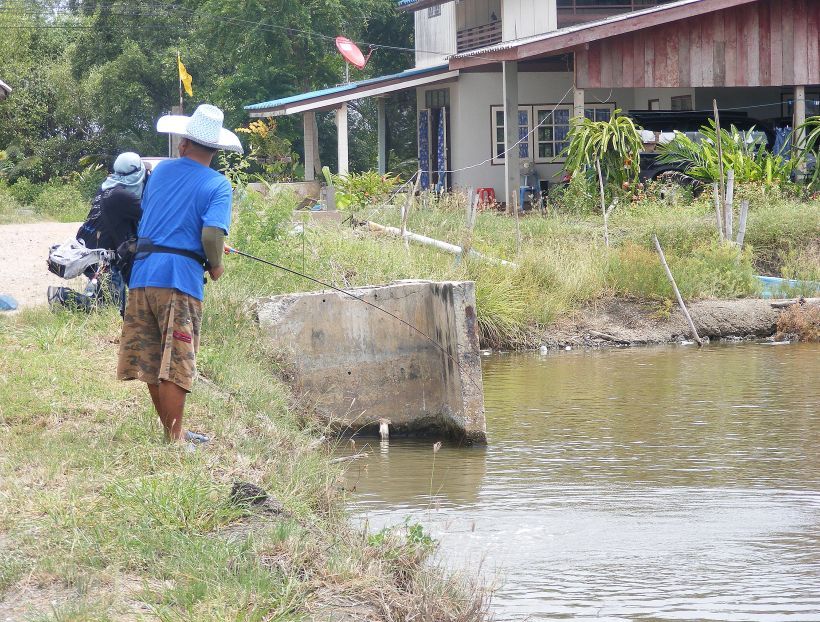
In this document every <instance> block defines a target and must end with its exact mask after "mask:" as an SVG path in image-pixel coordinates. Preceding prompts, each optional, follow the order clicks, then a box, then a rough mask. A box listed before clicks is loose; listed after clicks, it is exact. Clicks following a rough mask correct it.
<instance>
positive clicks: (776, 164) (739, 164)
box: [658, 119, 799, 186]
mask: <svg viewBox="0 0 820 622" xmlns="http://www.w3.org/2000/svg"><path fill="white" fill-rule="evenodd" d="M751 134H752V130H750V131H748V132H741V131H740V130H738V129H737V128H736V127H735V126H734V125H732V126H731V127H730V128H729V129H728V130H726V129H723V128H721V130H720V139H718V132H717V129H716V125H715V122H714V120H712V119H710V120H709V125H704V126H702V127H701V128H700V135H701V136H702V140H700V141H699V142H698V141H695V140H692V139H691V138H689V137H687V136H686V135H684V134H682V133H680V132H675V138H674V140H672V141H670V142H668V143H666V144H665V145H660V146H659V147H658V152H659V153H660V158H659V159H658V162H660V163H667V164H680V165H683V166H684V168H685V171H686V174H687V175H689V176H690V177H692V178H694V179H696V180H698V181H701V182H704V183H713V182H716V181H718V179H720V164H721V159H722V163H723V170H724V171H728V170H729V169H732V170H733V171H734V174H735V180H736V181H737V182H738V183H741V182H749V181H756V182H761V183H763V184H765V185H766V186H772V185H781V184H788V183H790V180H791V175H792V172H793V171H794V169H795V167H796V166H797V164H799V160H797V159H792V160H785V159H784V158H783V157H782V156H780V155H774V154H772V153H771V152H769V151H768V150H767V149H766V147H765V146H764V145H762V144H760V143H758V142H756V141H754V140H752V139H751ZM718 140H720V146H721V148H722V153H721V154H720V155H721V156H722V158H721V157H720V156H719V155H718V148H717V145H718Z"/></svg>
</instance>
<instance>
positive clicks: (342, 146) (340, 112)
mask: <svg viewBox="0 0 820 622" xmlns="http://www.w3.org/2000/svg"><path fill="white" fill-rule="evenodd" d="M336 127H337V128H338V129H339V140H338V151H339V175H347V172H348V166H349V159H348V150H347V139H348V137H347V103H346V102H345V103H344V104H342V105H341V107H340V108H337V109H336Z"/></svg>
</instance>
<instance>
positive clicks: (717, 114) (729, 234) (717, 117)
mask: <svg viewBox="0 0 820 622" xmlns="http://www.w3.org/2000/svg"><path fill="white" fill-rule="evenodd" d="M712 107H713V108H714V112H715V131H716V134H715V135H716V136H717V145H716V146H717V152H718V175H719V177H720V179H719V182H720V194H719V195H718V196H719V197H720V200H721V201H722V200H723V197H724V196H726V195H725V192H726V188H725V187H724V183H723V136H722V135H721V133H720V112H719V111H718V105H717V100H716V99H713V100H712ZM724 231H725V233H726V238H727V239H731V237H732V232H731V231H729V230H728V229H727V228H726V227H724Z"/></svg>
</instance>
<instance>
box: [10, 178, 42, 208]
mask: <svg viewBox="0 0 820 622" xmlns="http://www.w3.org/2000/svg"><path fill="white" fill-rule="evenodd" d="M44 189H45V184H36V183H33V182H32V181H31V180H30V179H29V178H28V177H19V178H18V179H17V181H15V182H14V183H13V184H12V185H11V186H9V192H11V196H13V197H14V199H15V200H16V201H17V202H18V203H22V204H23V205H31V204H32V203H34V202H35V200H36V199H37V197H38V196H40V193H41V192H42V191H43V190H44Z"/></svg>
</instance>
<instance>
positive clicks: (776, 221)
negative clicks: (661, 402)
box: [231, 191, 820, 347]
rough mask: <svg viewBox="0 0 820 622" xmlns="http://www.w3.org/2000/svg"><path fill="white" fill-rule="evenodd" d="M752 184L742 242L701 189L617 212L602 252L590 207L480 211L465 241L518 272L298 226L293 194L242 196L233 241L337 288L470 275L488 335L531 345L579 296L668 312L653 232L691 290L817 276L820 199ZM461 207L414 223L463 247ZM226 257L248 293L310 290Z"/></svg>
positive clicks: (395, 211) (423, 210) (392, 212)
mask: <svg viewBox="0 0 820 622" xmlns="http://www.w3.org/2000/svg"><path fill="white" fill-rule="evenodd" d="M747 192H748V194H749V196H751V197H753V202H752V207H751V211H750V216H749V224H748V229H747V234H746V245H745V247H744V250H743V251H742V252H741V251H740V250H738V249H737V248H735V247H733V246H729V245H725V244H721V243H720V242H719V240H718V238H717V233H716V231H715V226H714V212H713V209H714V208H713V207H712V205H711V204H710V203H709V202H708V201H707V200H706V199H703V200H700V201H680V200H675V201H673V200H668V199H665V200H662V199H660V198H659V197H657V196H655V197H647V198H645V199H643V200H640V201H636V202H634V203H631V204H629V205H625V206H623V207H619V208H618V209H616V210H615V212H614V213H613V214H612V216H611V218H610V238H611V240H612V246H611V248H609V249H608V248H606V247H605V245H604V242H603V219H602V218H601V217H600V216H599V215H598V214H597V213H585V212H580V213H575V212H572V211H563V212H560V213H558V214H551V215H550V216H548V217H546V218H545V217H541V216H538V215H528V216H526V217H523V218H521V219H520V220H519V222H518V223H517V224H516V221H515V219H514V218H510V217H507V216H505V215H503V214H498V213H497V212H489V211H487V212H481V213H480V214H479V216H478V220H477V223H476V226H475V230H474V231H473V234H472V238H471V244H472V248H474V249H476V250H478V251H480V252H481V253H484V254H486V255H489V256H491V257H497V258H500V259H506V260H509V261H514V262H515V263H516V264H517V267H516V268H509V267H503V266H495V265H492V264H490V263H488V262H482V261H479V260H475V259H471V260H465V261H456V260H454V258H453V256H452V255H448V254H446V253H443V252H441V251H438V250H435V249H430V248H427V247H422V246H418V245H415V244H411V245H410V246H409V247H406V246H405V244H404V243H403V242H402V241H400V240H398V239H396V238H392V237H390V236H386V235H378V234H374V233H371V232H369V231H367V230H365V229H364V228H357V229H354V228H352V227H351V226H349V224H347V225H343V226H338V227H315V226H308V227H306V228H305V230H304V232H302V233H299V232H296V233H294V232H292V231H291V225H290V216H289V214H290V208H291V207H292V201H289V200H288V199H287V198H281V199H279V200H277V201H264V200H261V199H259V198H253V197H248V198H247V199H246V200H244V201H243V202H241V203H240V205H239V210H238V211H239V214H238V221H237V226H236V227H235V228H234V231H233V232H232V236H231V240H232V242H233V243H234V244H235V245H236V246H237V247H239V248H242V249H244V250H247V251H249V252H252V253H256V254H259V255H261V256H264V257H267V258H269V259H274V260H278V261H279V262H281V263H283V264H285V265H288V266H291V267H293V268H295V269H297V270H302V268H304V271H305V272H306V273H307V274H311V275H314V276H317V277H319V278H322V279H325V280H328V281H329V282H331V283H332V284H333V285H336V286H338V287H353V286H357V285H367V284H373V283H384V282H389V281H391V280H394V279H404V278H431V279H473V280H475V281H476V296H477V308H478V318H479V324H480V327H481V331H482V342H483V343H484V344H485V345H488V346H493V347H495V346H503V347H515V346H532V345H537V344H536V343H535V340H537V334H538V332H539V330H542V329H543V328H544V327H547V326H549V325H550V324H552V323H554V322H556V321H560V320H561V319H562V318H564V317H567V316H568V315H570V314H572V313H573V312H574V311H576V310H578V309H579V308H581V307H583V306H584V305H588V304H591V303H594V302H595V301H600V300H606V299H608V298H611V297H615V296H620V297H626V298H631V299H637V300H640V301H645V302H646V303H647V308H649V309H651V310H653V311H655V312H657V313H658V314H661V315H663V314H665V313H668V312H669V310H670V309H671V306H672V290H671V288H670V285H669V283H668V281H667V279H666V277H665V275H664V273H663V269H662V267H661V265H660V263H659V261H658V258H657V255H656V253H655V250H654V247H653V246H652V242H651V239H652V235H653V234H656V235H657V236H658V238H659V239H660V241H661V243H662V245H663V247H664V249H665V251H666V254H667V257H668V260H669V263H670V266H671V268H672V271H673V272H674V274H675V277H676V279H677V282H678V285H679V287H680V289H681V292H682V294H683V296H684V297H685V298H686V299H688V300H696V299H705V298H737V297H748V296H755V295H758V293H759V283H758V281H757V279H755V278H754V275H755V274H770V275H775V276H784V277H786V278H796V279H805V280H818V279H820V201H818V200H816V199H815V200H808V201H798V200H790V199H786V198H782V197H778V196H767V195H766V194H756V193H754V192H751V191H747ZM401 202H403V199H400V200H398V201H396V203H397V205H398V204H399V203H401ZM397 205H393V206H381V207H373V208H371V209H368V210H362V211H360V212H358V213H357V214H356V218H357V219H359V220H372V221H375V222H379V223H382V224H389V225H394V226H398V225H399V224H400V213H399V208H398V206H397ZM464 214H465V205H464V202H463V201H460V200H459V199H458V198H456V197H452V196H451V197H448V198H445V199H442V200H439V201H436V200H435V199H433V198H423V199H421V200H420V201H418V205H417V207H416V208H415V209H414V211H413V212H412V213H411V215H410V218H409V223H408V228H409V229H410V230H412V231H414V232H417V233H422V234H425V235H428V236H431V237H434V238H437V239H440V240H445V241H447V242H451V243H454V244H459V245H461V244H463V243H464V242H465V241H466V231H465V227H464V221H465V216H464ZM298 219H299V217H298V216H297V220H298ZM519 232H520V233H519ZM519 235H520V245H519V242H518V239H519ZM519 247H520V250H519ZM231 267H232V270H233V276H232V277H231V278H235V279H236V281H235V282H236V283H238V284H241V285H239V287H240V289H242V290H243V292H244V293H247V294H269V293H271V292H287V291H298V290H304V289H315V288H317V287H318V286H317V285H315V284H312V283H310V282H309V281H306V280H304V279H300V278H298V277H295V276H293V275H288V274H286V273H283V272H281V271H278V270H274V269H271V268H269V267H264V266H260V265H258V264H254V263H249V262H246V261H245V260H241V259H233V260H231Z"/></svg>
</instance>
